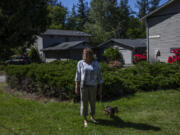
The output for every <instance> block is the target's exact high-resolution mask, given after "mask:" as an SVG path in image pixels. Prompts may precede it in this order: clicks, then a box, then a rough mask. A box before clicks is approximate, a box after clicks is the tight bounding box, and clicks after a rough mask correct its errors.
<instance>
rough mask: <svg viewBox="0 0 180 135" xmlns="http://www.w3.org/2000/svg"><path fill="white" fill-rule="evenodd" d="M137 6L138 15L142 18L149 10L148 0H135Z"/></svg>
mask: <svg viewBox="0 0 180 135" xmlns="http://www.w3.org/2000/svg"><path fill="white" fill-rule="evenodd" d="M137 6H138V9H139V11H138V17H139V18H142V17H144V16H145V15H147V14H148V12H149V1H148V0H137Z"/></svg>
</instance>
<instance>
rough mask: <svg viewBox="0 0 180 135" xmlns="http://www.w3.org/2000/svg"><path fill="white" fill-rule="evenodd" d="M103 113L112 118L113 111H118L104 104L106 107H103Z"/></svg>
mask: <svg viewBox="0 0 180 135" xmlns="http://www.w3.org/2000/svg"><path fill="white" fill-rule="evenodd" d="M104 113H105V114H107V115H108V116H109V117H110V118H114V116H115V113H118V108H117V107H110V106H106V108H105V109H104Z"/></svg>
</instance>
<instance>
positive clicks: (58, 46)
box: [34, 29, 91, 62]
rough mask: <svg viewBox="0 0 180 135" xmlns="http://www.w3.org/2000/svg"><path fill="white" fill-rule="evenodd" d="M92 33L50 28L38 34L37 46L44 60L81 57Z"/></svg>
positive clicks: (76, 58)
mask: <svg viewBox="0 0 180 135" xmlns="http://www.w3.org/2000/svg"><path fill="white" fill-rule="evenodd" d="M90 37H91V35H89V34H87V33H84V32H81V31H73V30H54V29H48V30H46V32H44V33H42V34H40V35H38V36H37V40H36V42H35V44H34V45H35V47H36V49H37V50H38V52H39V55H40V57H41V59H42V60H43V61H44V62H50V61H53V60H64V59H74V60H79V59H81V53H82V50H83V49H84V48H86V47H90V46H89V43H88V41H89V38H90Z"/></svg>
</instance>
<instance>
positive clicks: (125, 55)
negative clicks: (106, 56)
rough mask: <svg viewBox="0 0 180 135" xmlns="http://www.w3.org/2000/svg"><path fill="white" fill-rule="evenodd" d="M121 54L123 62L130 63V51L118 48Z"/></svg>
mask: <svg viewBox="0 0 180 135" xmlns="http://www.w3.org/2000/svg"><path fill="white" fill-rule="evenodd" d="M119 51H120V53H121V54H122V56H123V60H124V64H132V51H130V50H119Z"/></svg>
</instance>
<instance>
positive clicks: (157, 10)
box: [141, 0, 176, 20]
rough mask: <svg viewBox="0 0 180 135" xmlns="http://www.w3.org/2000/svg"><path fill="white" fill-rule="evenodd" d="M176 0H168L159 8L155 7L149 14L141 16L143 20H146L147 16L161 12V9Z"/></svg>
mask: <svg viewBox="0 0 180 135" xmlns="http://www.w3.org/2000/svg"><path fill="white" fill-rule="evenodd" d="M175 1H176V0H170V1H168V2H166V3H165V4H163V5H162V6H160V7H159V8H157V9H155V10H154V11H152V12H150V13H149V14H147V15H146V16H144V17H143V18H141V20H145V19H146V18H148V17H150V16H152V15H154V14H155V13H157V12H159V11H160V10H161V9H163V8H165V7H167V6H169V5H170V4H171V3H173V2H175Z"/></svg>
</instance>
